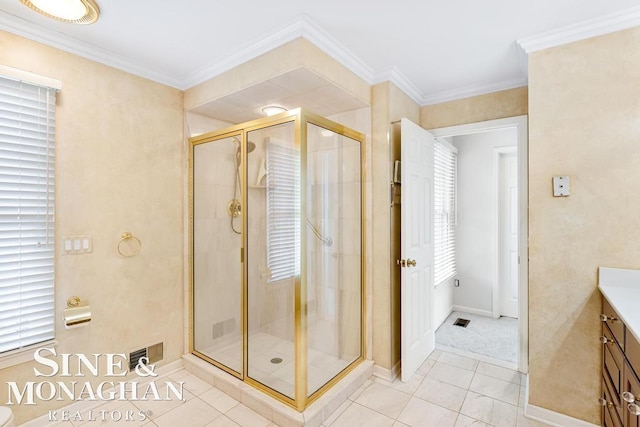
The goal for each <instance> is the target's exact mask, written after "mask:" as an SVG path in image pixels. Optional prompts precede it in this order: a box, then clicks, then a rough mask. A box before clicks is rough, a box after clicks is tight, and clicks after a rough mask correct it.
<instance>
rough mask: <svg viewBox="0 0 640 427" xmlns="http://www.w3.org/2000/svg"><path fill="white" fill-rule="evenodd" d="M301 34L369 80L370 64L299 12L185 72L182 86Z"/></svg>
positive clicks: (253, 57)
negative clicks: (274, 28) (295, 17)
mask: <svg viewBox="0 0 640 427" xmlns="http://www.w3.org/2000/svg"><path fill="white" fill-rule="evenodd" d="M301 37H302V38H304V39H306V40H308V41H309V42H311V43H313V44H314V45H315V46H317V47H318V48H319V49H320V50H322V51H323V52H325V53H326V54H327V55H329V56H330V57H332V58H333V59H335V60H336V61H337V62H338V63H340V64H341V65H342V66H343V67H345V68H347V69H348V70H349V71H351V72H353V73H354V74H355V75H357V76H358V77H360V78H361V79H362V80H364V81H365V82H367V83H368V84H371V83H372V81H373V70H372V69H371V67H369V66H368V65H367V64H365V63H364V62H363V61H361V60H360V59H359V58H358V57H357V56H355V55H354V54H353V53H352V52H351V51H349V50H348V49H347V48H346V47H345V46H344V45H343V44H342V43H340V42H339V41H337V40H336V39H335V38H334V37H333V36H331V35H330V34H329V33H327V32H326V31H325V30H324V29H322V28H321V27H320V26H319V25H318V24H316V23H315V22H314V21H313V20H312V19H311V18H309V17H308V16H306V15H302V16H301V17H300V18H299V19H298V20H296V21H295V22H294V23H292V24H290V25H288V26H286V27H284V28H282V29H280V30H278V31H276V32H275V33H272V34H270V35H268V36H266V37H262V38H260V39H259V40H256V41H253V42H251V43H247V44H246V45H245V46H244V47H243V48H241V49H240V50H238V51H237V52H236V53H234V54H233V55H231V56H228V57H227V58H225V59H223V60H214V61H211V62H209V63H208V64H206V65H204V66H203V67H201V68H199V69H198V70H196V71H195V72H193V73H190V74H188V75H186V76H184V78H183V79H181V80H182V82H183V86H184V88H185V89H186V88H190V87H193V86H195V85H197V84H200V83H202V82H204V81H206V80H208V79H211V78H213V77H216V76H218V75H220V74H222V73H224V72H226V71H229V70H231V69H233V68H235V67H237V66H239V65H241V64H244V63H245V62H247V61H250V60H252V59H255V58H257V57H259V56H261V55H264V54H265V53H267V52H269V51H271V50H273V49H276V48H278V47H280V46H282V45H284V44H286V43H289V42H291V41H293V40H295V39H297V38H301Z"/></svg>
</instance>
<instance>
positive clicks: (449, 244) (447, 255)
mask: <svg viewBox="0 0 640 427" xmlns="http://www.w3.org/2000/svg"><path fill="white" fill-rule="evenodd" d="M456 166H457V159H456V153H455V149H454V148H453V147H450V146H449V144H444V143H442V142H439V141H437V140H436V143H435V146H434V173H433V184H434V191H433V196H434V210H435V212H434V233H433V236H434V242H433V243H434V248H433V249H434V267H433V270H434V283H435V285H436V286H437V285H439V284H440V283H442V282H444V281H445V280H447V279H449V278H451V277H452V276H453V275H455V274H456V240H455V238H456V234H455V230H456Z"/></svg>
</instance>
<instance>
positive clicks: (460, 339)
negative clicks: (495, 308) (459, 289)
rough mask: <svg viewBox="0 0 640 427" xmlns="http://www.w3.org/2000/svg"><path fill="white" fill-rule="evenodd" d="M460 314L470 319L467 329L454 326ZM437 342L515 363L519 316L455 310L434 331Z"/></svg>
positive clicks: (516, 359)
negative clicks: (478, 313)
mask: <svg viewBox="0 0 640 427" xmlns="http://www.w3.org/2000/svg"><path fill="white" fill-rule="evenodd" d="M459 317H460V318H463V319H468V320H470V321H471V322H470V323H469V324H468V325H467V327H466V328H463V327H460V326H454V324H453V323H454V322H455V321H456V319H457V318H459ZM436 344H439V345H442V346H447V347H451V348H454V349H457V350H462V351H468V352H471V353H476V354H481V355H483V356H487V357H491V358H493V359H498V360H503V361H505V362H510V363H517V362H518V319H512V318H510V317H500V318H499V319H493V318H491V317H485V316H478V315H475V314H469V313H462V312H459V311H454V312H453V313H451V314H450V315H449V317H447V320H445V321H444V322H443V323H442V325H441V326H440V327H439V328H438V330H437V331H436Z"/></svg>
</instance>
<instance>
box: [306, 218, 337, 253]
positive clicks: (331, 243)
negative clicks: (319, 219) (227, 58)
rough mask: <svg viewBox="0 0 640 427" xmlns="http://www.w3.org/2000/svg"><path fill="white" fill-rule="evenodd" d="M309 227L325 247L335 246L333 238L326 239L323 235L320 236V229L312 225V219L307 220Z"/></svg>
mask: <svg viewBox="0 0 640 427" xmlns="http://www.w3.org/2000/svg"><path fill="white" fill-rule="evenodd" d="M307 225H308V226H309V228H310V229H311V231H312V232H313V234H315V236H316V237H317V238H318V240H320V241H321V242H322V244H323V245H325V246H326V247H331V245H333V239H332V238H331V237H325V236H323V235H322V234H320V232H319V231H318V229H317V228H316V227H315V226H314V225H313V224H312V223H311V220H310V219H307Z"/></svg>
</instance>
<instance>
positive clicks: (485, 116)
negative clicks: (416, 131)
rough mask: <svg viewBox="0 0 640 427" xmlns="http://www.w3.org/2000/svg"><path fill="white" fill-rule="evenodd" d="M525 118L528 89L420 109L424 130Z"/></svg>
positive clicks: (504, 91)
mask: <svg viewBox="0 0 640 427" xmlns="http://www.w3.org/2000/svg"><path fill="white" fill-rule="evenodd" d="M524 114H527V88H526V87H519V88H516V89H509V90H503V91H500V92H493V93H488V94H486V95H479V96H474V97H471V98H465V99H459V100H456V101H450V102H444V103H442V104H435V105H427V106H425V107H422V108H421V109H420V126H422V127H423V128H425V129H437V128H441V127H447V126H454V125H461V124H466V123H476V122H484V121H487V120H494V119H502V118H505V117H514V116H521V115H524Z"/></svg>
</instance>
